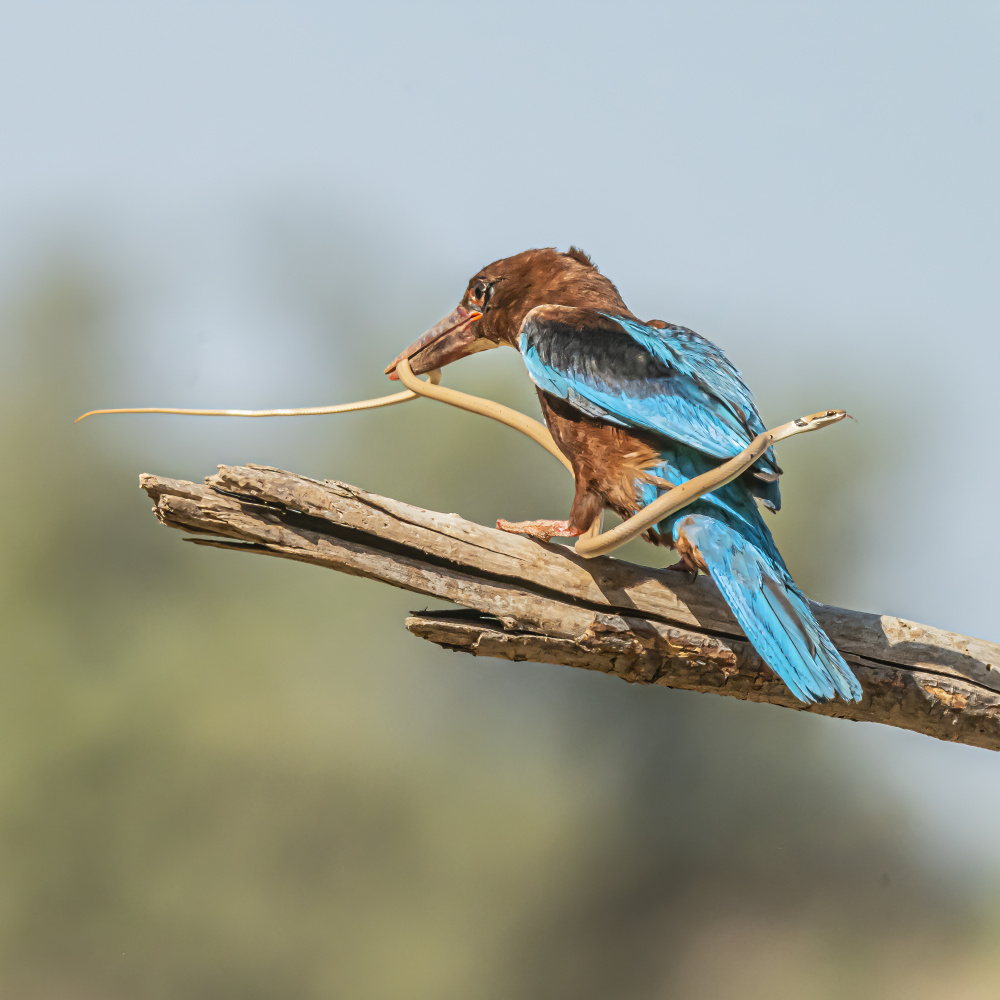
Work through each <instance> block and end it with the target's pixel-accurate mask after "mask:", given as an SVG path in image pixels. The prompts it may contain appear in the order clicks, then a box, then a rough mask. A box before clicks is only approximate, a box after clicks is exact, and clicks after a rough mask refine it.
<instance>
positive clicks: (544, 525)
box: [497, 520, 583, 542]
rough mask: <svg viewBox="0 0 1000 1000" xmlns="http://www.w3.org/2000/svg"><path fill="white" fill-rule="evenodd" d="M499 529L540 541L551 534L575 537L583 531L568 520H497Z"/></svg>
mask: <svg viewBox="0 0 1000 1000" xmlns="http://www.w3.org/2000/svg"><path fill="white" fill-rule="evenodd" d="M497 527H498V528H499V529H500V530H501V531H509V532H511V534H514V535H528V536H529V537H531V538H537V539H539V540H540V541H543V542H547V541H548V540H549V539H550V538H552V537H553V536H555V537H557V538H576V537H577V536H578V535H582V534H583V532H582V531H581V530H580V529H579V528H574V527H573V526H572V525H571V524H570V523H569V521H504V520H499V521H497Z"/></svg>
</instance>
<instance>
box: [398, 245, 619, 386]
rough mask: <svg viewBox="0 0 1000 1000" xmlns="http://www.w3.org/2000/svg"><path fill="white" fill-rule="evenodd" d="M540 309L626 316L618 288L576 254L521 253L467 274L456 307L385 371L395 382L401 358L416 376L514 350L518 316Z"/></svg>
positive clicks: (520, 318) (579, 252)
mask: <svg viewBox="0 0 1000 1000" xmlns="http://www.w3.org/2000/svg"><path fill="white" fill-rule="evenodd" d="M540 305H562V306H577V307H579V308H584V309H602V310H604V311H606V312H611V313H615V314H616V315H625V316H631V313H630V312H629V311H628V309H627V308H626V307H625V303H624V302H622V299H621V296H620V295H619V294H618V289H617V288H615V286H614V285H613V284H612V283H611V282H610V281H609V280H608V279H607V278H605V277H604V275H603V274H601V273H600V272H599V271H598V270H597V268H596V267H594V265H593V263H592V262H591V260H590V258H589V257H588V256H587V255H586V254H585V253H584V252H583V251H582V250H578V249H576V247H570V249H569V251H568V252H567V253H560V252H559V251H557V250H553V249H551V248H548V249H544V250H525V251H524V252H523V253H519V254H515V255H514V256H513V257H505V258H504V259H503V260H498V261H494V263H492V264H487V265H486V267H484V268H483V269H482V270H481V271H479V272H478V273H477V274H475V275H473V277H472V278H471V279H470V281H469V284H468V286H467V287H466V289H465V295H463V296H462V300H461V302H459V304H458V306H457V307H456V308H455V309H454V310H453V311H452V312H450V313H449V314H448V315H447V316H445V318H444V319H443V320H441V322H440V323H437V324H436V325H435V326H432V327H431V328H430V329H429V330H428V331H427V332H426V333H425V334H424V335H423V336H422V337H421V338H420V339H419V340H415V341H414V342H413V343H412V344H411V345H410V346H409V347H408V348H407V349H406V350H405V351H403V352H402V354H400V355H398V357H396V358H395V359H394V360H393V361H392V363H391V364H390V365H389V366H388V367H387V368H386V369H385V372H386V374H387V375H388V376H389V377H390V378H396V377H397V376H396V374H395V370H396V365H398V364H399V362H400V361H402V360H403V358H407V359H408V360H409V362H410V367H411V368H412V370H413V372H414V374H416V375H419V374H421V373H422V372H428V371H431V370H432V369H434V368H442V367H444V366H445V365H448V364H451V362H452V361H457V360H458V359H459V358H464V357H467V356H468V355H470V354H477V353H478V352H479V351H486V350H489V349H490V348H491V347H499V346H500V345H501V344H509V345H510V346H511V347H517V343H518V335H519V333H520V330H521V323H522V322H523V321H524V317H525V316H527V314H528V313H529V312H530V311H531V310H532V309H534V308H535V306H540Z"/></svg>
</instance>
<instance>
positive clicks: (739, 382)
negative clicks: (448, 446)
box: [386, 247, 862, 703]
mask: <svg viewBox="0 0 1000 1000" xmlns="http://www.w3.org/2000/svg"><path fill="white" fill-rule="evenodd" d="M503 345H506V346H510V347H513V348H514V349H515V350H517V351H519V352H520V354H521V357H522V359H523V361H524V364H525V367H526V368H527V371H528V375H529V376H530V378H531V380H532V381H533V382H534V384H535V387H536V390H537V393H538V399H539V403H540V404H541V409H542V414H543V416H544V419H545V423H546V425H547V426H548V428H549V430H550V432H551V433H552V437H553V439H554V441H555V443H556V445H557V446H558V448H559V450H560V451H561V452H562V453H563V454H564V455H565V456H566V458H567V459H568V460H569V462H570V464H571V465H572V468H573V475H574V480H575V494H574V497H573V505H572V507H571V508H570V512H569V517H567V518H566V520H564V521H559V520H535V521H521V522H510V521H505V520H499V521H497V527H498V528H500V529H501V530H503V531H509V532H515V533H517V534H522V535H528V536H530V537H532V538H536V539H539V540H540V541H543V542H548V541H549V540H550V539H551V538H553V537H564V538H572V537H577V536H579V535H582V534H583V533H584V532H586V531H587V530H588V529H589V528H591V526H592V525H594V524H595V522H599V519H600V517H601V515H602V513H603V511H604V510H606V509H609V510H612V511H614V512H615V513H616V514H617V515H618V516H619V517H621V518H623V519H626V518H628V517H631V516H632V515H633V514H635V513H636V512H637V511H638V510H641V509H642V508H643V507H645V506H646V505H648V504H650V503H652V502H653V501H654V500H656V498H657V497H658V496H660V495H661V494H663V493H664V492H666V491H668V490H670V489H671V488H672V487H674V486H676V485H679V484H680V483H683V482H686V481H687V480H689V479H693V478H694V477H695V476H698V475H701V474H702V473H705V472H708V471H710V470H711V469H713V468H715V467H716V466H718V465H719V463H720V462H722V461H724V460H726V459H729V458H732V457H733V456H735V455H737V454H739V453H740V452H741V451H743V449H744V448H746V447H747V445H749V444H750V442H751V441H752V440H753V439H754V437H756V436H757V435H758V434H760V433H762V432H763V431H764V424H763V422H762V421H761V418H760V414H759V413H758V411H757V407H756V404H755V402H754V398H753V396H752V394H751V393H750V390H749V389H748V388H747V386H746V384H745V382H744V381H743V378H742V376H741V375H740V373H739V371H738V370H737V369H736V368H735V367H734V366H733V365H732V363H731V362H730V361H729V360H728V358H727V357H726V356H725V354H724V353H723V352H722V350H720V348H718V347H717V346H716V345H715V344H713V343H712V342H711V341H709V340H706V339H705V338H704V337H702V336H699V335H698V334H697V333H695V332H694V331H693V330H689V329H687V328H685V327H683V326H676V325H674V324H672V323H666V322H664V321H662V320H649V321H645V322H644V321H642V320H640V319H638V318H637V317H636V316H635V315H633V313H632V312H631V311H630V310H629V308H628V307H627V306H626V305H625V302H624V301H623V300H622V297H621V295H620V294H619V292H618V289H617V288H616V287H615V285H614V284H613V283H612V282H611V281H610V280H609V279H608V278H607V277H605V276H604V275H603V274H601V273H600V271H598V269H597V267H596V266H595V265H594V264H593V262H592V261H591V259H590V257H589V256H588V255H587V254H586V253H584V252H583V251H582V250H579V249H577V248H576V247H571V248H570V249H569V251H567V252H566V253H561V252H559V251H557V250H555V249H552V248H548V249H537V250H526V251H524V252H523V253H519V254H515V255H514V256H513V257H507V258H504V259H502V260H498V261H495V262H494V263H492V264H488V265H487V266H486V267H484V268H482V270H480V271H479V272H478V273H476V274H475V275H473V277H472V278H471V279H470V281H469V283H468V286H467V287H466V290H465V294H464V295H463V296H462V299H461V301H460V302H459V304H458V306H457V307H456V308H455V309H454V310H453V311H452V312H451V313H450V314H449V315H447V316H446V317H445V318H444V319H442V320H441V321H440V322H439V323H437V324H436V325H435V326H433V327H431V329H430V330H428V331H427V333H425V334H424V335H423V336H422V337H420V338H419V339H418V340H416V341H415V342H414V343H413V344H411V345H410V346H409V347H408V348H407V349H406V350H405V351H403V352H402V354H400V355H399V356H398V357H397V358H396V359H395V360H394V361H393V362H392V363H391V364H390V365H389V366H388V367H387V368H386V374H388V375H389V376H390V378H396V377H397V376H396V374H395V368H396V365H397V364H398V363H399V362H400V361H401V360H402V359H404V358H405V359H407V360H408V361H409V364H410V367H411V369H412V371H413V372H414V373H415V374H421V373H423V372H429V371H432V370H433V369H436V368H442V367H444V366H445V365H448V364H451V363H452V362H453V361H457V360H459V359H460V358H464V357H466V356H468V355H470V354H475V353H478V352H480V351H485V350H489V349H491V348H494V347H500V346H503ZM781 472H782V470H781V469H780V468H779V467H778V464H777V462H776V460H775V457H774V453H773V450H770V449H769V450H768V451H767V452H766V453H765V454H764V455H763V456H762V457H761V458H759V459H758V460H757V462H756V463H755V464H754V465H753V466H752V467H751V468H750V469H749V470H748V471H747V472H746V473H744V474H743V475H742V476H740V477H739V478H738V479H735V480H733V481H732V482H729V483H728V484H726V485H724V486H722V487H719V488H718V489H716V490H714V491H713V492H711V493H707V494H705V495H704V496H702V497H700V498H699V499H698V500H697V501H695V502H694V503H692V504H691V505H690V506H688V507H685V508H684V509H682V510H680V511H678V512H676V513H674V514H672V515H670V516H669V517H667V518H665V519H664V520H662V521H660V522H659V523H657V524H656V525H654V526H653V527H652V528H650V529H649V530H648V531H647V532H646V533H645V535H644V536H643V537H644V538H646V539H647V540H648V541H650V542H652V543H654V544H656V545H664V546H667V547H669V548H672V549H674V550H676V552H677V553H678V554H679V556H680V562H679V563H678V564H677V566H678V568H681V569H686V570H688V571H689V572H691V573H692V574H697V573H698V572H699V571H702V572H704V573H707V574H708V575H709V576H710V577H711V578H712V580H713V581H714V582H715V584H716V586H717V587H718V588H719V590H720V591H721V593H722V595H723V597H724V598H725V600H726V602H727V603H728V605H729V607H730V608H731V609H732V612H733V615H734V616H735V618H736V620H737V622H739V625H740V627H741V628H742V629H743V631H744V632H745V633H746V636H747V638H748V639H749V640H750V642H751V643H752V644H753V646H754V648H755V649H756V650H757V652H758V653H759V654H760V655H761V657H762V658H763V660H764V661H765V662H766V663H767V664H768V666H770V667H771V669H773V670H774V671H775V673H777V674H778V676H779V677H781V679H782V680H783V681H784V682H785V684H786V685H787V686H788V688H789V689H790V690H791V692H792V693H793V694H794V695H795V696H796V697H797V698H798V699H799V700H801V701H803V702H806V703H813V702H817V701H827V700H829V699H831V698H834V697H836V696H839V697H840V698H842V699H843V700H845V701H859V700H860V699H861V696H862V691H861V685H860V684H859V683H858V680H857V678H856V677H855V676H854V674H853V672H852V671H851V669H850V667H848V665H847V663H846V662H845V661H844V658H843V657H842V656H841V655H840V653H839V652H837V650H836V648H835V647H834V645H833V643H832V642H831V641H830V639H829V637H828V636H827V635H826V633H825V632H824V631H823V630H822V628H820V626H819V623H818V622H817V621H816V619H815V617H814V616H813V614H812V612H811V611H810V609H809V603H808V600H807V598H806V597H805V595H804V594H803V593H802V591H801V590H799V588H798V587H797V586H796V584H795V582H794V581H793V580H792V577H791V574H790V573H789V572H788V568H787V567H786V566H785V562H784V560H783V559H782V557H781V555H780V553H779V552H778V550H777V548H776V547H775V544H774V540H773V539H772V537H771V533H770V531H769V530H768V528H767V525H766V524H765V523H764V519H763V517H762V516H761V513H760V507H766V508H768V509H769V510H771V511H777V510H778V509H779V508H780V507H781V494H780V491H779V485H778V478H779V476H780V475H781Z"/></svg>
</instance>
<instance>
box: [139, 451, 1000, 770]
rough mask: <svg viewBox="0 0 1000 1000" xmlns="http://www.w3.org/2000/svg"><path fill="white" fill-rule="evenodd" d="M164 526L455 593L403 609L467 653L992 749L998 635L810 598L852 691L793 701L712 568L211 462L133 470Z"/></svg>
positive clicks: (232, 545) (997, 706) (997, 722)
mask: <svg viewBox="0 0 1000 1000" xmlns="http://www.w3.org/2000/svg"><path fill="white" fill-rule="evenodd" d="M141 484H142V487H143V489H145V491H146V492H147V493H148V494H149V496H150V497H151V498H152V499H153V501H154V503H155V507H154V510H155V512H156V515H157V517H158V518H159V519H160V520H161V521H162V522H163V523H164V524H165V525H167V526H168V527H171V528H179V529H180V530H182V531H187V532H191V533H193V534H195V535H196V536H197V537H195V538H192V539H191V541H194V542H197V543H199V544H202V545H214V546H218V547H220V548H229V549H237V550H239V551H244V552H259V553H262V554H265V555H272V556H279V557H281V558H284V559H297V560H299V561H301V562H309V563H315V564H317V565H319V566H326V567H329V568H330V569H336V570H340V571H341V572H343V573H351V574H355V575H357V576H365V577H369V578H371V579H375V580H382V581H383V582H385V583H389V584H392V585H393V586H396V587H402V588H404V589H406V590H411V591H413V592H414V593H417V594H423V595H425V596H427V597H435V598H439V599H441V600H445V601H451V602H454V603H455V604H459V605H462V606H463V607H464V608H465V609H467V610H464V611H441V612H434V613H430V612H424V613H422V614H414V615H413V616H412V617H410V618H408V619H407V620H406V627H407V628H408V629H409V630H410V631H411V632H412V633H413V634H414V635H417V636H420V637H421V638H424V639H430V640H431V641H432V642H435V643H437V644H438V645H440V646H443V647H444V648H446V649H454V650H461V651H464V652H467V653H472V654H473V655H474V656H494V657H500V658H503V659H508V660H531V661H536V662H541V663H558V664H564V665H566V666H571V667H583V668H584V669H587V670H600V671H602V672H603V673H608V674H615V675H616V676H618V677H621V678H622V679H623V680H626V681H632V682H637V683H642V684H660V685H663V686H665V687H675V688H683V689H685V690H689V691H712V692H715V693H716V694H726V695H732V696H733V697H736V698H743V699H747V700H750V701H766V702H769V703H771V704H774V705H782V706H784V707H786V708H794V709H799V710H804V711H810V712H815V713H817V714H820V715H831V716H837V717H839V718H845V719H853V720H856V721H864V722H879V723H882V724H884V725H889V726H897V727H899V728H902V729H911V730H914V731H916V732H920V733H926V734H927V735H928V736H934V737H936V738H938V739H943V740H951V741H955V742H960V743H967V744H970V745H972V746H979V747H987V748H989V749H992V750H997V749H1000V646H997V645H996V644H994V643H989V642H985V641H983V640H981V639H971V638H969V637H967V636H963V635H955V634H953V633H950V632H944V631H942V630H940V629H936V628H932V627H931V626H928V625H918V624H916V623H914V622H908V621H904V620H902V619H899V618H891V617H888V616H879V615H873V614H865V613H863V612H859V611H845V610H844V609H842V608H832V607H824V606H822V605H818V604H817V605H814V611H815V613H816V617H817V618H818V619H819V622H820V624H821V625H822V626H823V627H824V628H825V629H826V631H827V633H828V634H829V636H830V638H831V639H832V640H833V641H834V643H835V644H836V646H837V648H838V649H839V650H840V651H841V653H843V655H844V657H845V658H846V659H847V661H848V662H849V663H850V664H851V666H852V667H853V668H854V669H855V671H856V672H857V675H858V679H859V680H860V681H861V684H862V686H863V687H864V692H865V697H864V699H863V701H862V702H861V703H859V704H857V705H846V704H843V703H841V702H832V703H830V704H825V705H815V706H812V707H810V708H806V707H805V706H804V705H802V704H801V703H800V702H798V701H796V699H795V698H793V697H792V695H791V694H790V693H789V691H788V689H787V688H786V687H785V685H784V684H783V683H782V682H781V681H780V680H779V679H778V678H777V677H776V676H775V675H774V674H773V673H772V672H771V670H770V669H769V668H768V667H767V666H765V665H764V663H763V662H762V661H761V659H760V657H759V656H758V655H757V653H756V652H755V650H754V649H753V647H752V646H751V645H750V644H749V643H748V642H747V640H746V638H745V637H744V635H743V633H742V632H741V630H740V628H739V626H738V625H737V624H736V622H735V620H734V619H733V617H732V615H731V614H730V612H729V609H728V608H727V607H726V605H725V603H724V602H723V600H722V599H721V597H720V596H719V595H718V593H717V591H716V590H715V587H714V585H713V584H712V583H711V581H709V580H706V579H704V578H702V579H700V580H698V581H695V582H693V583H692V582H689V581H688V580H687V579H686V578H685V577H684V576H683V575H682V574H680V573H673V572H669V571H663V570H654V569H649V568H646V567H643V566H636V565H633V564H631V563H627V562H623V561H621V560H619V559H614V558H610V557H605V558H600V559H592V560H585V559H582V558H580V557H579V556H577V555H576V554H575V553H574V552H573V551H572V550H571V549H570V548H568V547H566V546H562V545H542V544H540V543H538V542H535V541H532V540H531V539H528V538H524V537H520V536H517V535H511V534H506V533H504V532H501V531H496V530H494V529H492V528H486V527H483V526H482V525H479V524H474V523H473V522H471V521H466V520H464V519H463V518H461V517H459V516H458V515H457V514H440V513H436V512H434V511H428V510H422V509H421V508H419V507H412V506H410V505H409V504H405V503H401V502H400V501H398V500H391V499H387V498H386V497H380V496H376V495H375V494H372V493H368V492H366V491H365V490H361V489H358V488H357V487H354V486H348V485H347V484H345V483H337V482H318V481H316V480H313V479H307V478H305V477H303V476H297V475H294V474H293V473H290V472H283V471H282V470H280V469H271V468H267V467H264V466H255V465H249V466H234V467H227V466H220V467H219V473H218V474H217V475H214V476H210V477H209V478H208V479H207V480H206V483H205V485H200V484H195V483H189V482H183V481H180V480H174V479H162V478H160V477H157V476H151V475H144V476H142V477H141Z"/></svg>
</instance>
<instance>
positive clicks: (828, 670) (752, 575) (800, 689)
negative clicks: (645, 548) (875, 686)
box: [673, 514, 862, 703]
mask: <svg viewBox="0 0 1000 1000" xmlns="http://www.w3.org/2000/svg"><path fill="white" fill-rule="evenodd" d="M680 533H683V534H684V536H685V538H686V539H687V541H688V542H689V543H690V544H691V545H693V546H694V547H695V548H696V549H697V550H698V552H699V553H700V554H701V557H702V559H703V560H704V562H705V565H706V566H707V567H708V572H709V574H710V575H711V577H712V579H713V580H714V581H715V584H716V586H718V588H719V590H720V591H722V594H723V596H724V597H725V599H726V602H727V603H728V604H729V607H730V608H731V609H732V612H733V614H734V615H735V616H736V620H737V621H738V622H739V624H740V627H741V628H742V629H743V631H744V632H745V633H746V635H747V638H748V639H749V640H750V642H751V643H753V645H754V648H755V649H756V650H757V652H759V653H760V654H761V656H762V657H763V658H764V660H765V661H766V662H767V664H768V666H770V667H771V668H772V669H773V670H774V671H775V673H777V674H778V675H779V676H780V677H781V679H782V680H783V681H784V682H785V683H786V684H787V685H788V687H789V688H790V689H791V691H792V693H793V694H794V695H795V696H796V697H797V698H799V699H800V700H801V701H805V702H809V703H812V702H815V701H826V700H827V699H830V698H833V697H835V696H836V695H839V696H840V697H841V698H843V699H844V701H860V700H861V695H862V691H861V685H860V684H859V683H858V679H857V678H856V677H855V676H854V673H853V672H852V670H851V668H850V667H849V666H848V665H847V664H846V663H845V662H844V658H843V657H842V656H841V655H840V653H838V652H837V650H836V649H835V648H834V645H833V643H832V642H831V641H830V639H829V637H828V636H827V635H826V633H825V632H824V631H823V630H822V629H821V628H820V626H819V623H818V622H817V621H816V619H815V618H814V617H813V614H812V612H811V611H810V610H809V605H808V604H807V602H806V598H805V596H804V595H803V594H802V592H801V591H800V590H799V589H798V587H796V586H795V583H794V582H793V581H792V579H791V577H790V576H789V575H788V572H787V570H785V568H784V566H783V564H781V563H780V562H778V561H776V560H775V559H774V558H772V557H771V553H769V552H766V551H762V550H761V549H760V548H758V547H757V546H756V545H755V544H753V542H751V541H749V540H748V539H747V538H745V537H744V536H743V535H742V534H740V533H739V532H737V531H735V530H734V529H733V528H732V527H730V526H729V525H727V524H724V523H723V522H722V521H720V520H717V519H716V518H714V517H711V516H709V515H707V514H686V515H683V514H682V515H681V516H680V517H679V518H678V519H677V520H676V521H675V522H674V524H673V536H674V540H675V541H676V540H677V537H678V534H680Z"/></svg>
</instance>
